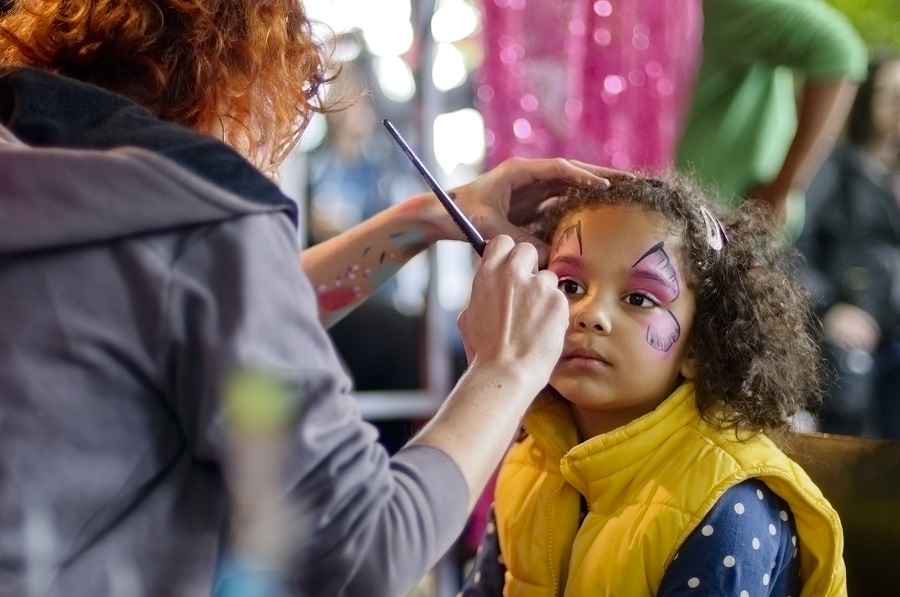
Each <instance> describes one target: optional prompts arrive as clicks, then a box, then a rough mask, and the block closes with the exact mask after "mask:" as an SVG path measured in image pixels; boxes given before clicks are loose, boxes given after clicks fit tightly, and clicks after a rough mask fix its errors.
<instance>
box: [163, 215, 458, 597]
mask: <svg viewBox="0 0 900 597" xmlns="http://www.w3.org/2000/svg"><path fill="white" fill-rule="evenodd" d="M298 250H299V249H298V245H297V242H296V238H295V235H294V230H293V228H292V226H291V225H290V223H289V221H288V218H287V217H285V216H283V215H281V214H277V213H275V214H257V215H248V216H244V217H237V218H233V219H230V220H226V221H223V222H221V223H218V224H213V225H209V226H202V227H198V228H195V229H194V230H193V231H191V232H189V233H187V236H186V238H185V239H184V242H183V245H182V248H181V251H180V254H179V255H178V256H177V258H176V259H175V261H174V265H173V266H172V268H171V279H170V282H169V285H168V291H167V296H166V318H165V324H164V328H165V329H164V330H162V332H161V334H160V344H161V345H160V350H159V353H158V354H159V358H160V359H161V363H160V366H161V367H162V369H163V370H164V371H166V372H167V376H168V379H169V381H168V383H169V384H170V388H169V391H168V395H169V396H170V401H171V404H170V406H171V407H172V409H173V410H174V411H175V413H176V414H177V417H178V418H179V420H180V422H181V425H182V426H183V431H184V434H185V436H186V437H187V441H188V443H189V446H190V448H191V449H192V451H193V453H194V454H195V457H196V458H197V459H200V460H201V461H209V462H210V463H214V464H222V463H224V462H225V459H226V458H227V449H226V437H225V429H224V426H223V422H222V417H221V407H220V394H221V392H220V390H221V382H222V380H223V379H224V378H225V377H226V376H227V375H228V374H229V373H230V372H231V371H233V370H234V369H235V368H240V369H251V370H256V371H262V372H265V373H268V374H271V375H274V376H276V377H277V378H278V379H280V380H282V381H284V382H287V383H288V384H290V385H291V386H292V387H295V388H297V391H299V392H301V393H302V396H303V408H302V410H301V414H300V416H299V420H298V421H297V422H296V424H295V425H293V427H292V429H291V431H290V434H289V438H288V439H289V449H288V454H289V456H288V465H287V467H286V469H285V470H284V494H285V495H286V496H287V502H288V503H289V504H290V507H291V510H292V512H293V513H294V515H293V516H292V517H291V518H290V523H289V524H288V525H287V526H286V527H284V528H283V529H282V530H283V532H284V534H286V535H288V539H289V545H290V549H289V553H288V554H286V556H287V558H288V560H289V562H290V564H289V576H290V578H291V581H292V583H293V585H294V586H295V589H296V592H297V594H301V595H303V594H316V595H367V596H373V595H402V594H404V593H405V592H406V591H408V590H409V589H410V588H411V587H412V586H413V585H414V584H415V583H416V582H418V581H419V580H420V579H421V578H422V576H424V574H425V573H426V572H427V571H428V570H429V568H430V567H431V566H433V565H434V563H435V562H436V561H437V560H438V558H440V556H441V555H442V554H443V553H444V552H445V551H446V550H447V549H448V548H449V547H450V545H451V544H452V542H453V541H454V540H455V539H456V537H457V535H458V534H459V533H460V532H461V530H462V527H463V524H464V523H465V519H466V504H467V502H468V493H467V488H466V484H465V481H464V479H463V477H462V474H461V472H460V470H459V469H458V467H457V466H456V465H455V463H454V462H453V461H452V460H451V459H450V458H449V456H447V455H446V454H445V453H444V452H442V451H440V450H438V449H435V448H429V447H424V446H422V447H412V448H405V449H403V450H401V451H400V452H399V453H398V454H397V455H396V456H395V457H394V458H389V457H388V455H387V453H386V452H385V450H384V449H383V448H382V447H381V446H380V445H379V444H377V443H376V441H375V440H376V437H377V435H376V431H375V429H374V428H373V427H372V426H371V425H369V424H367V423H366V422H364V421H362V420H361V419H360V415H359V412H358V409H357V407H356V405H355V402H354V400H353V398H352V396H350V395H349V394H348V391H349V389H350V382H349V380H348V378H347V377H346V375H345V374H344V373H343V371H342V369H341V367H340V364H339V361H338V358H337V356H336V354H335V351H334V349H333V347H332V345H331V343H330V341H329V338H328V336H327V334H326V332H325V330H324V329H323V327H322V326H321V325H320V323H319V321H318V316H317V307H316V299H315V295H314V292H313V289H312V287H311V285H310V283H309V281H308V279H307V278H306V277H305V276H304V275H303V274H302V272H301V270H300V267H299V265H298V258H297V255H298ZM360 341H361V342H370V343H377V342H378V339H377V338H360ZM375 349H376V350H377V348H375ZM410 366H412V364H410Z"/></svg>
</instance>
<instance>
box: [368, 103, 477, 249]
mask: <svg viewBox="0 0 900 597" xmlns="http://www.w3.org/2000/svg"><path fill="white" fill-rule="evenodd" d="M381 123H382V124H383V125H384V127H385V128H386V129H387V130H388V132H389V133H390V134H391V137H393V138H394V141H396V142H397V144H398V145H399V146H400V149H402V150H403V153H405V154H406V157H408V158H409V160H410V161H411V162H412V163H413V165H414V166H415V167H416V170H418V171H419V174H421V175H422V177H423V178H424V179H425V182H427V183H428V186H429V187H431V190H432V191H434V194H435V195H437V198H438V201H440V202H441V205H443V206H444V209H446V210H447V212H448V213H449V214H450V217H451V218H453V221H454V222H456V225H457V226H459V229H460V230H462V233H463V235H464V236H465V237H466V240H468V241H469V244H470V245H472V247H473V248H474V249H475V251H476V252H477V253H478V254H479V255H481V254H482V253H483V252H484V238H483V237H482V236H481V234H480V233H479V232H478V230H476V229H475V226H473V225H472V222H471V221H470V220H469V218H467V217H466V216H465V214H464V213H463V212H462V211H460V209H459V207H457V206H456V203H454V202H453V199H451V198H450V195H449V194H447V191H445V190H444V189H442V188H441V185H439V184H438V182H437V180H435V179H434V177H433V176H432V175H431V173H430V172H429V171H428V168H426V167H425V164H423V163H422V160H420V159H419V157H418V156H417V155H416V154H415V153H414V152H413V150H412V149H410V147H409V145H407V144H406V141H404V140H403V137H401V136H400V133H398V132H397V129H395V128H394V125H393V124H391V122H390V121H389V120H387V119H384V120H382V121H381Z"/></svg>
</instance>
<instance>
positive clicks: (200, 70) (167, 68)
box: [0, 0, 327, 172]
mask: <svg viewBox="0 0 900 597" xmlns="http://www.w3.org/2000/svg"><path fill="white" fill-rule="evenodd" d="M312 27H313V23H312V22H311V21H310V20H309V19H308V18H307V16H306V13H305V12H304V9H303V6H302V4H301V3H300V2H298V1H297V0H16V1H15V2H14V3H13V5H12V9H11V10H10V11H9V12H7V13H6V14H4V15H3V16H2V17H0V65H4V66H33V67H38V68H42V69H46V70H49V71H52V72H55V73H57V74H60V75H64V76H67V77H71V78H74V79H78V80H81V81H85V82H88V83H92V84H95V85H97V86H100V87H104V88H106V89H109V90H111V91H114V92H117V93H120V94H122V95H124V96H126V97H128V98H130V99H132V100H134V101H136V102H137V103H138V104H141V105H142V106H144V107H146V108H148V109H150V110H151V111H152V112H153V113H155V114H156V115H157V116H159V117H160V118H163V119H165V120H169V121H172V122H177V123H179V124H183V125H186V126H189V127H191V128H194V129H196V130H199V131H202V132H205V133H209V134H213V135H214V136H221V137H222V139H223V140H224V141H226V142H228V143H229V144H230V145H232V146H233V147H236V148H240V149H241V150H242V151H243V153H244V154H245V155H247V156H248V157H250V159H252V160H253V161H254V162H255V163H256V165H257V166H258V167H260V169H262V170H264V171H267V172H273V171H274V170H275V168H277V166H278V164H279V163H280V162H281V161H282V160H283V159H284V157H285V156H286V155H287V154H288V152H289V151H290V150H291V149H292V148H293V147H294V145H295V144H296V143H297V141H298V139H299V137H300V133H301V132H302V131H303V128H304V127H305V126H306V124H307V122H308V120H309V118H310V117H311V116H312V114H313V113H314V112H316V111H319V110H320V108H319V107H318V106H319V102H318V99H319V93H320V86H321V85H322V84H323V83H324V82H326V80H327V74H326V73H327V68H326V65H325V63H324V60H323V53H322V52H321V50H322V48H321V46H320V45H319V44H318V43H317V42H316V41H315V39H314V36H313V32H312Z"/></svg>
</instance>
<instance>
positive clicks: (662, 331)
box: [629, 242, 681, 352]
mask: <svg viewBox="0 0 900 597" xmlns="http://www.w3.org/2000/svg"><path fill="white" fill-rule="evenodd" d="M632 267H633V268H634V270H635V271H634V273H633V274H632V275H631V277H630V278H629V283H630V284H632V285H633V286H637V287H640V288H642V289H644V290H645V291H646V292H647V293H648V294H650V295H652V296H653V297H654V298H655V299H656V300H657V301H659V303H660V304H661V305H664V304H667V303H671V302H672V301H674V300H675V299H677V298H678V296H679V295H680V294H681V286H680V284H679V283H678V272H677V271H675V266H674V265H673V264H672V261H671V260H670V259H669V255H668V254H667V253H666V250H665V249H664V248H663V243H661V242H660V243H657V244H656V245H654V246H653V247H652V248H651V249H650V250H649V251H647V252H646V253H644V254H643V255H642V256H641V258H640V259H638V260H637V261H636V262H635V263H634V265H633V266H632ZM646 337H647V343H648V344H649V345H650V346H652V347H653V348H655V349H656V350H660V351H662V352H666V351H668V350H669V349H670V348H672V346H673V345H674V344H675V342H677V341H678V338H680V337H681V324H680V323H679V322H678V319H677V318H676V317H675V314H674V313H672V312H671V311H670V310H668V309H666V311H665V313H657V314H656V315H654V316H653V317H652V318H651V319H650V322H649V324H648V325H647V336H646Z"/></svg>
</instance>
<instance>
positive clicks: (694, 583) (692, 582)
mask: <svg viewBox="0 0 900 597" xmlns="http://www.w3.org/2000/svg"><path fill="white" fill-rule="evenodd" d="M688 586H689V587H690V588H692V589H696V588H697V587H699V586H700V579H699V578H697V577H696V576H695V577H694V578H692V579H690V580H689V581H688Z"/></svg>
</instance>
